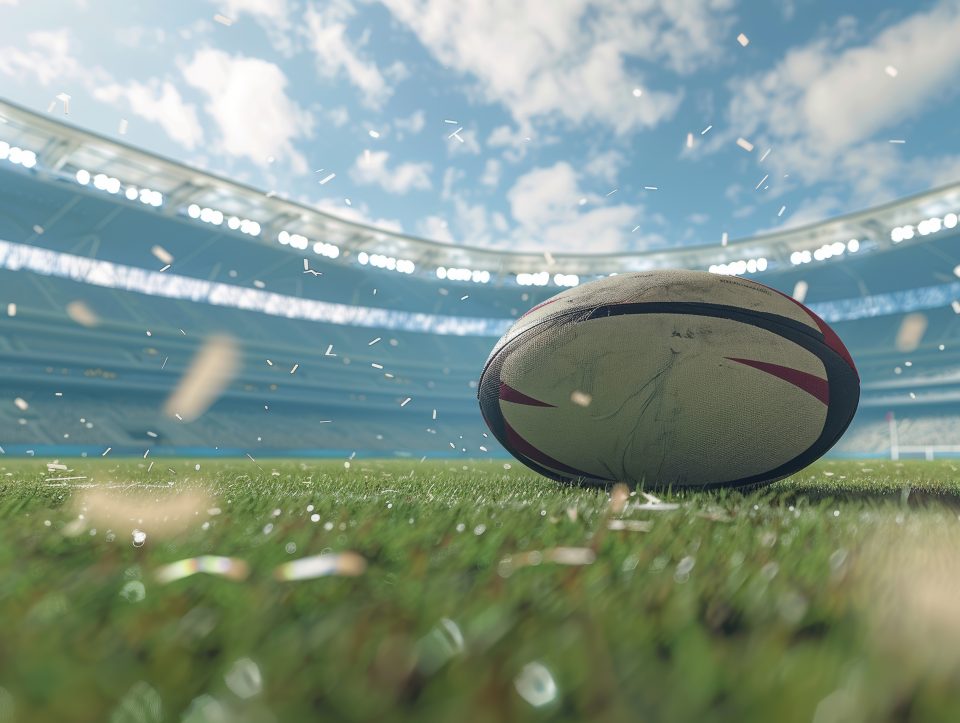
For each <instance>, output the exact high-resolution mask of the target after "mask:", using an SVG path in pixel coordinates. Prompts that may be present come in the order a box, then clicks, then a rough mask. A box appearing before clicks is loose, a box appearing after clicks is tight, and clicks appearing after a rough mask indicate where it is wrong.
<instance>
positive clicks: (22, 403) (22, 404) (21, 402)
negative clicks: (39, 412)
mask: <svg viewBox="0 0 960 723" xmlns="http://www.w3.org/2000/svg"><path fill="white" fill-rule="evenodd" d="M13 403H14V405H15V406H16V407H17V409H19V410H20V411H21V412H25V411H27V410H28V409H29V408H30V405H29V404H28V403H27V400H26V399H22V398H21V397H17V398H16V399H14V400H13Z"/></svg>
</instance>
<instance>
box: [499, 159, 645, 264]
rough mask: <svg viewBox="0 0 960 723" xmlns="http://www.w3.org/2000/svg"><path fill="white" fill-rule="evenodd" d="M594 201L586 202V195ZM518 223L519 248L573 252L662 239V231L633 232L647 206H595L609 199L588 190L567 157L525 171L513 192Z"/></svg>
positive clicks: (616, 248)
mask: <svg viewBox="0 0 960 723" xmlns="http://www.w3.org/2000/svg"><path fill="white" fill-rule="evenodd" d="M582 198H586V199H587V200H588V203H587V204H586V205H584V206H581V205H580V203H579V202H580V199H582ZM507 199H508V201H509V203H510V211H511V214H512V215H513V218H514V220H515V221H516V222H517V224H518V226H517V229H516V230H515V232H514V233H513V239H512V242H511V245H512V246H513V247H514V248H521V247H522V248H526V249H536V250H541V249H548V250H551V251H565V252H571V253H603V252H612V251H620V250H624V249H626V248H628V247H631V246H632V247H637V246H644V245H650V244H659V243H660V242H661V241H662V238H661V237H659V235H657V234H648V235H646V236H644V237H637V236H634V235H631V234H630V233H629V231H630V228H631V227H632V226H633V225H636V221H637V219H638V218H639V217H640V215H641V213H642V208H640V207H634V206H630V205H628V204H611V205H601V206H595V205H593V204H596V203H602V202H603V198H602V197H597V196H596V195H593V194H588V193H585V192H584V191H583V190H582V189H581V187H580V182H579V176H578V174H577V172H576V171H575V170H574V169H573V167H572V166H571V165H570V164H569V163H567V162H566V161H560V162H558V163H556V164H554V165H553V166H551V167H541V168H536V169H534V170H532V171H530V172H529V173H526V174H524V175H523V176H520V177H519V178H518V179H517V180H516V182H515V183H514V185H513V187H512V188H511V189H510V191H508V192H507Z"/></svg>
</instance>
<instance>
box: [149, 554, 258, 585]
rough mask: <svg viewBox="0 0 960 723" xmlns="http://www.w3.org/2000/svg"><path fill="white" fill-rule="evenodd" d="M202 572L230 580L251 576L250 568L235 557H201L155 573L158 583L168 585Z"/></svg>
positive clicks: (162, 568)
mask: <svg viewBox="0 0 960 723" xmlns="http://www.w3.org/2000/svg"><path fill="white" fill-rule="evenodd" d="M201 572H202V573H206V574H208V575H219V576H221V577H226V578H228V579H230V580H245V579H246V578H247V576H248V575H249V574H250V566H249V565H248V564H247V563H246V562H245V561H244V560H240V559H237V558H234V557H222V556H219V555H201V556H200V557H188V558H187V559H185V560H178V561H177V562H171V563H170V564H169V565H164V566H163V567H161V568H159V569H158V570H157V571H156V572H155V573H154V577H156V579H157V581H158V582H161V583H164V584H166V583H170V582H174V581H175V580H182V579H183V578H186V577H190V576H191V575H196V574H197V573H201Z"/></svg>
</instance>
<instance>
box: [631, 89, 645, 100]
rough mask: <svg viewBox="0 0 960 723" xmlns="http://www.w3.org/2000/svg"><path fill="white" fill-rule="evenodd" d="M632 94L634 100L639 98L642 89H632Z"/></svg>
mask: <svg viewBox="0 0 960 723" xmlns="http://www.w3.org/2000/svg"><path fill="white" fill-rule="evenodd" d="M632 92H633V97H634V98H639V97H640V96H641V95H643V89H642V88H634V89H633V91H632Z"/></svg>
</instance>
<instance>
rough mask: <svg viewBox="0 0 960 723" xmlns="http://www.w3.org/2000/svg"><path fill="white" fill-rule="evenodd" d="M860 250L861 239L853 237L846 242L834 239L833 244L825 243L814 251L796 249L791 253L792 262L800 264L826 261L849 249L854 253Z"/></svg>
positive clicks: (795, 264)
mask: <svg viewBox="0 0 960 723" xmlns="http://www.w3.org/2000/svg"><path fill="white" fill-rule="evenodd" d="M859 250H860V241H859V240H858V239H855V238H852V239H850V240H849V241H847V242H846V243H844V242H843V241H834V242H833V243H832V244H824V245H823V246H821V247H820V248H818V249H814V250H813V251H794V252H793V253H792V254H790V263H791V264H793V265H794V266H799V265H800V264H809V263H810V262H811V261H826V260H827V259H832V258H833V257H834V256H842V255H843V254H844V253H845V252H847V251H849V252H850V253H852V254H855V253H857V251H859Z"/></svg>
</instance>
